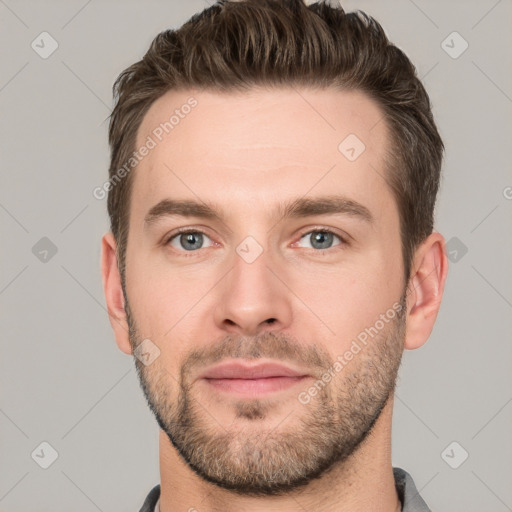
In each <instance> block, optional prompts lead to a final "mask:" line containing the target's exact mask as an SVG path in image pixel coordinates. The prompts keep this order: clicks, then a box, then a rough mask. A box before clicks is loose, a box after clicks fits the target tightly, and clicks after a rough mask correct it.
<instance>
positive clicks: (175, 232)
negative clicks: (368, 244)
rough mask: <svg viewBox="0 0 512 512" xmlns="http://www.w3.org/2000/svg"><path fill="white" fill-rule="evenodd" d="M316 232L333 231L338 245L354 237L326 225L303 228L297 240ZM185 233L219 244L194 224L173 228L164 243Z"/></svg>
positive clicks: (190, 253) (183, 251)
mask: <svg viewBox="0 0 512 512" xmlns="http://www.w3.org/2000/svg"><path fill="white" fill-rule="evenodd" d="M314 232H324V233H331V234H333V235H334V236H337V237H338V238H339V239H340V241H341V243H340V244H338V245H349V243H350V242H349V239H351V238H352V237H351V236H350V235H349V234H347V233H345V232H343V234H341V233H340V232H339V231H338V230H337V229H334V228H330V227H326V226H309V227H307V228H304V229H302V230H301V231H300V232H299V240H297V242H298V241H300V240H301V239H302V238H303V237H304V235H307V234H310V233H314ZM184 233H201V234H202V235H204V236H206V237H208V238H209V239H210V240H211V241H212V245H218V243H217V242H215V241H214V240H213V239H212V237H210V236H209V235H208V233H206V231H205V230H204V228H201V227H194V226H187V227H182V228H177V229H175V230H173V231H172V232H171V233H170V234H168V235H166V236H165V237H164V238H163V241H162V245H164V246H168V245H169V244H170V242H171V240H173V239H174V238H176V237H177V236H179V235H181V234H184ZM297 242H294V243H293V244H292V245H295V244H296V243H297ZM334 247H337V246H334ZM334 247H329V248H327V249H313V250H314V251H315V252H322V251H329V250H331V249H334ZM202 249H208V247H202ZM176 250H177V251H178V252H182V253H188V254H187V255H192V254H193V253H195V252H198V251H199V250H200V249H198V250H197V251H185V250H179V249H176Z"/></svg>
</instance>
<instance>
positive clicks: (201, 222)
mask: <svg viewBox="0 0 512 512" xmlns="http://www.w3.org/2000/svg"><path fill="white" fill-rule="evenodd" d="M191 96H193V97H194V98H196V100H197V102H198V104H197V106H196V107H195V108H194V109H193V110H192V111H191V113H190V114H189V115H187V116H186V117H184V119H181V120H180V123H179V124H178V125H176V126H175V127H174V129H173V130H172V132H171V133H170V134H169V135H168V136H166V137H164V138H163V140H162V141H161V142H159V143H158V145H157V146H156V147H155V148H154V149H152V150H151V151H150V152H149V154H148V155H147V156H146V157H145V158H144V159H143V160H142V161H141V162H140V163H139V165H138V167H137V169H136V170H135V171H132V172H135V175H134V183H133V185H134V186H133V189H132V203H131V209H130V227H129V235H128V247H127V259H126V290H125V292H126V297H125V296H124V295H123V290H122V286H121V278H120V275H119V271H118V268H117V264H116V260H115V250H116V243H115V240H114V238H113V236H112V234H111V233H107V234H105V235H104V237H103V240H102V251H103V252H102V274H103V284H104V290H105V296H106V302H107V306H108V311H109V315H110V321H111V324H112V327H113V329H114V334H115V338H116V342H117V345H118V346H119V348H120V349H121V350H122V351H123V352H124V353H126V354H133V350H134V348H135V347H137V346H138V345H139V344H140V343H141V342H142V340H144V339H146V338H149V339H150V340H151V342H152V343H153V344H154V345H155V346H157V347H158V349H159V351H160V354H159V357H157V358H156V359H155V360H154V362H152V363H151V364H149V365H147V366H146V365H144V364H142V363H141V362H140V361H139V360H138V359H136V358H135V363H136V367H137V371H138V374H139V378H140V380H141V385H142V388H143V390H144V393H145V395H146V398H147V399H148V401H149V403H150V407H151V409H152V411H153V413H154V414H155V416H156V418H157V421H158V423H159V426H160V475H161V497H160V507H161V510H162V512H174V511H178V510H194V508H195V509H197V510H198V511H201V512H203V511H205V512H207V511H240V510H243V511H248V512H249V511H251V512H252V511H269V510H279V511H292V510H293V511H296V510H317V511H320V512H328V511H337V512H343V511H349V510H350V511H351V512H359V511H361V512H362V511H367V510H373V511H376V512H395V511H396V509H397V506H398V504H399V500H398V496H397V493H396V490H395V486H394V479H393V473H392V464H391V420H392V409H393V388H394V384H395V380H396V374H397V371H398V367H399V364H400V359H401V355H402V353H403V350H404V349H409V350H411V349H416V348H418V347H421V346H422V345H423V344H424V343H425V342H426V340H427V339H428V337H429V335H430V333H431V331H432V328H433V325H434V323H435V319H436V316H437V313H438V310H439V307H440V304H441V299H442V294H443V290H444V284H445V280H446V275H447V271H448V263H447V258H446V255H445V251H444V244H445V241H444V238H443V236H442V235H441V234H439V233H437V232H434V233H432V234H431V235H430V236H429V237H428V238H427V239H426V240H425V241H424V242H423V243H422V244H421V246H420V247H418V249H417V251H416V253H415V257H414V261H413V264H412V272H411V278H410V280H409V282H408V283H404V282H403V262H402V258H401V245H400V234H399V217H398V210H397V206H396V204H395V201H394V198H393V196H392V193H391V191H390V189H389V187H388V186H387V184H386V182H385V181H384V179H383V168H384V161H383V156H384V153H385V150H386V148H387V147H389V133H388V131H387V125H386V123H385V122H378V121H379V120H381V119H382V114H381V112H380V110H379V107H378V106H377V105H376V104H375V103H374V102H373V101H372V100H370V99H369V98H368V97H367V96H365V95H364V94H363V93H361V92H356V91H351V92H348V91H343V92H342V91H335V90H326V89H324V90H321V91H313V90H309V89H286V88H280V89H277V90H273V91H270V90H263V89H253V90H251V91H250V93H248V94H247V93H246V94H238V93H231V92H230V93H228V94H219V93H215V92H211V91H196V90H187V91H172V92H169V93H167V94H165V95H164V96H163V97H161V98H160V99H159V100H157V101H156V102H155V103H154V104H153V105H152V106H151V108H150V109H149V111H148V112H147V114H146V116H145V117H144V119H143V122H142V124H141V126H140V128H139V131H138V137H137V139H138V140H137V147H140V146H141V145H142V144H143V143H144V141H145V140H146V138H147V137H148V135H151V133H152V130H154V129H155V127H157V126H158V125H159V124H160V123H161V122H164V121H165V120H167V119H168V118H169V116H170V115H171V114H172V112H173V111H174V110H175V109H176V108H180V106H181V105H183V104H184V103H186V101H187V99H188V98H190V97H191ZM348 134H356V135H357V137H358V138H359V139H360V140H362V141H363V142H364V144H365V146H366V149H365V151H364V152H363V153H362V154H361V155H360V156H359V157H358V158H357V159H356V160H355V161H349V160H348V159H347V158H345V156H344V155H343V154H342V153H341V152H340V151H339V150H338V145H339V144H340V142H341V141H342V140H343V139H344V138H345V137H346V136H347V135H348ZM332 194H340V195H341V194H342V195H344V196H346V197H348V198H350V199H352V200H354V201H357V202H358V203H361V204H362V205H364V206H366V208H367V209H368V210H369V211H370V212H371V214H372V215H373V217H374V223H373V224H369V223H366V222H364V221H362V220H361V219H359V218H357V217H356V216H354V215H347V214H332V213H330V214H316V215H313V216H309V217H304V218H290V219H283V218H282V217H280V216H279V215H278V214H276V213H275V211H276V210H275V209H276V207H278V206H279V205H282V204H284V203H286V202H288V201H291V200H293V199H296V198H300V197H304V196H307V197H308V198H315V197H319V196H325V195H332ZM166 198H172V199H191V200H199V201H203V202H207V203H209V204H214V205H215V206H216V207H217V208H218V209H219V210H220V211H222V212H223V214H224V217H223V220H222V221H219V220H215V219H203V218H197V217H179V216H172V217H171V216H170V217H167V218H164V219H161V220H160V221H158V222H156V223H154V224H151V225H150V226H148V225H147V224H145V222H144V218H145V215H146V214H147V212H148V211H149V209H150V208H151V207H152V206H154V205H155V204H157V203H158V202H159V201H161V200H162V199H166ZM180 227H190V228H195V229H197V230H199V231H202V232H203V233H205V237H204V238H203V245H202V246H201V244H200V243H199V245H198V247H200V248H197V249H194V250H192V251H190V250H189V251H187V250H186V249H185V248H184V246H183V245H180V236H179V235H178V236H177V237H175V238H174V239H173V241H172V245H171V242H169V243H167V244H166V241H167V239H168V238H169V236H171V235H172V234H173V233H175V230H176V229H177V228H180ZM322 229H329V230H332V231H333V232H334V233H335V235H337V236H340V237H343V238H344V240H345V242H343V241H342V239H341V238H337V237H336V236H334V237H333V238H332V239H328V241H329V240H332V241H331V243H330V244H328V245H326V247H327V249H326V250H325V251H323V253H320V251H319V249H318V248H316V247H318V243H317V242H316V243H317V245H314V244H315V240H314V239H313V240H312V239H311V235H312V234H313V235H315V233H317V232H318V231H320V232H322V233H324V232H323V231H322ZM312 232H313V233H312ZM324 234H325V233H324ZM247 236H251V237H253V238H254V239H255V240H256V241H257V243H258V244H259V245H260V246H261V248H262V252H261V254H260V255H259V256H258V257H257V258H256V259H255V260H254V261H253V262H251V263H248V262H247V261H246V260H244V258H242V257H241V255H240V254H241V253H239V252H237V250H236V249H237V247H238V246H239V244H240V243H241V242H243V241H244V240H245V239H246V237H247ZM184 242H185V243H186V240H184ZM195 243H197V239H196V242H195ZM186 247H187V246H186ZM251 247H252V249H250V250H251V251H254V250H255V249H254V246H251ZM253 254H254V253H253ZM125 298H126V299H127V300H128V302H127V303H125ZM401 299H403V306H404V308H403V316H402V317H399V316H398V315H397V316H396V317H395V318H394V319H393V321H389V322H386V323H385V325H384V327H383V328H382V329H380V330H379V332H378V335H376V336H375V337H373V338H371V340H370V341H369V342H368V344H367V345H365V346H364V348H363V349H362V350H361V351H360V352H359V353H358V354H357V355H354V356H353V358H352V359H351V360H350V361H348V362H347V364H346V365H345V366H344V367H343V369H342V370H341V371H339V372H335V373H336V376H335V377H334V378H333V379H332V381H331V382H329V383H328V384H326V385H325V387H324V388H323V389H322V390H321V391H319V392H318V393H317V394H316V396H313V397H311V401H310V402H309V403H307V404H304V403H301V401H300V400H299V399H298V397H299V393H300V392H304V391H307V390H308V389H310V387H311V385H312V384H313V383H314V382H315V381H316V380H317V379H318V378H321V376H322V375H323V374H324V373H325V372H326V371H327V370H328V368H329V367H331V366H332V364H333V362H334V361H336V358H337V357H338V356H339V355H343V354H345V353H346V352H347V350H349V349H350V347H351V343H352V341H353V340H355V339H356V337H357V336H358V335H359V334H360V333H361V332H363V331H364V330H365V329H366V328H369V327H370V326H374V325H375V324H376V320H378V319H379V315H381V314H385V313H386V312H389V310H390V309H392V306H393V304H395V305H396V304H399V303H400V302H401ZM268 319H273V321H270V322H269V321H267V320H268ZM234 357H244V358H246V360H248V359H251V360H252V361H254V360H255V359H258V360H261V361H271V360H278V361H283V362H285V363H288V364H289V365H291V366H294V367H296V368H301V369H303V370H305V372H307V373H308V375H310V376H309V377H308V378H307V380H306V381H304V382H301V383H300V384H298V385H296V386H293V387H292V388H289V389H287V390H282V391H279V392H275V393H273V394H272V395H269V396H267V397H265V398H264V399H261V398H252V399H251V398H240V397H235V396H234V395H230V394H229V393H222V392H220V391H218V390H215V389H212V387H211V386H209V385H207V384H206V383H205V381H204V380H202V379H199V378H198V377H199V374H200V372H201V371H203V370H204V369H205V368H206V366H208V365H210V364H211V363H212V362H214V361H216V362H220V361H225V360H227V359H230V358H234ZM302 396H304V395H302ZM184 423H185V424H186V426H184ZM334 447H338V448H339V450H338V451H337V452H336V453H335V450H334ZM201 450H202V451H201ZM254 454H258V455H259V456H260V458H259V459H254V457H253V456H254ZM329 454H330V458H329V457H328V455H329ZM299 477H300V478H299ZM192 507H193V508H192Z"/></svg>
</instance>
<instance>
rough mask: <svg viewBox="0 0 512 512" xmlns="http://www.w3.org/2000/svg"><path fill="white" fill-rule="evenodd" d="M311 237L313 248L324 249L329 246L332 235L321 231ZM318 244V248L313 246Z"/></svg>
mask: <svg viewBox="0 0 512 512" xmlns="http://www.w3.org/2000/svg"><path fill="white" fill-rule="evenodd" d="M312 236H313V241H314V243H313V244H312V245H313V247H316V248H317V249H326V248H328V246H329V243H330V242H331V241H332V240H331V239H332V233H326V232H323V231H317V233H316V234H315V235H312ZM317 243H319V245H320V247H317V246H315V244H317Z"/></svg>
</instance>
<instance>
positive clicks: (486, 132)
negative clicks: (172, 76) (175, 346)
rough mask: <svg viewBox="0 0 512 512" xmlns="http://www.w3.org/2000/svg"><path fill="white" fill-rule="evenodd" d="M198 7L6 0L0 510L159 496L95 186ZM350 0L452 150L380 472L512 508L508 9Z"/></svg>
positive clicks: (430, 496)
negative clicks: (417, 336)
mask: <svg viewBox="0 0 512 512" xmlns="http://www.w3.org/2000/svg"><path fill="white" fill-rule="evenodd" d="M206 5H207V4H206V3H205V2H204V1H202V0H194V1H191V0H187V1H179V2H178V1H172V2H171V1H169V0H167V1H156V0H153V1H147V2H142V1H140V2H135V1H124V2H121V1H100V0H92V1H84V0H80V1H76V0H73V1H66V2H65V1H63V0H61V1H58V0H53V1H46V2H36V1H23V0H18V1H15V0H0V20H1V30H0V38H1V40H0V45H1V48H2V54H1V55H2V62H1V73H2V74H1V78H0V104H1V120H2V121H1V133H0V140H1V144H2V146H1V147H2V151H1V156H2V157H1V161H0V162H1V166H2V173H1V180H2V181H1V187H0V221H1V227H2V250H1V252H0V255H1V277H0V311H1V333H2V336H1V352H0V466H1V467H0V511H2V512H22V511H23V512H32V511H38V512H41V511H53V512H59V511H69V510H73V511H75V512H89V511H91V512H93V511H95V510H100V511H112V512H114V511H133V510H138V509H139V507H140V505H141V504H142V501H143V499H144V497H145V496H146V494H147V493H148V492H149V490H150V489H151V487H152V486H153V485H155V484H156V483H158V482H159V467H158V444H157V443H158V427H157V424H156V421H155V420H154V419H153V416H152V415H151V413H150V411H149V409H148V407H147V406H146V403H145V401H144V398H143V395H142V391H141V390H140V389H139V384H138V381H137V376H136V373H135V368H134V365H133V362H132V359H131V358H130V357H129V356H126V355H124V354H123V353H122V352H120V351H119V350H118V349H117V346H116V345H115V341H114V338H113V333H112V331H111V328H110V324H109V321H108V318H107V313H106V310H105V302H104V298H103V290H102V285H101V274H100V238H101V236H102V235H103V233H104V232H106V231H107V230H108V221H107V214H106V202H105V200H101V201H100V200H96V199H95V198H94V197H93V195H92V190H93V189H94V187H96V186H98V185H101V184H102V183H103V182H104V181H105V180H106V179H107V167H108V158H109V155H108V147H107V125H108V122H107V117H108V115H109V112H110V108H111V86H112V84H113V82H114V80H115V78H116V77H117V75H118V73H119V72H120V71H121V70H123V69H124V68H125V67H126V66H128V65H129V64H131V63H132V62H134V61H135V60H138V59H139V58H140V57H142V55H143V53H144V52H145V51H146V49H147V47H148V45H149V43H150V42H151V40H152V39H153V37H154V36H155V35H156V34H157V33H158V32H160V31H161V30H164V29H166V28H169V27H177V26H179V25H181V24H182V23H183V22H184V21H185V20H186V19H188V18H189V17H190V16H191V15H192V14H193V13H195V12H196V11H199V10H201V9H203V8H204V7H205V6H206ZM343 5H344V7H345V9H346V10H353V9H358V8H359V9H362V10H365V11H366V12H368V13H369V14H370V15H373V16H374V17H376V18H377V20H378V21H380V22H381V23H382V25H383V26H384V28H385V30H386V32H387V34H388V35H389V37H390V38H391V40H392V41H393V42H395V43H396V44H397V45H398V46H399V47H401V48H402V49H403V50H404V51H405V52H406V53H407V55H408V56H409V57H410V58H411V60H412V61H413V63H414V64H415V65H416V66H417V69H418V73H419V75H420V76H421V77H423V80H424V83H425V86H426V88H427V90H428V92H429V94H430V97H431V100H432V102H433V105H434V114H435V116H436V120H437V123H438V126H439V129H440V132H441V135H442V137H443V138H444V141H445V144H446V148H447V153H446V159H445V164H444V177H443V182H442V187H441V191H440V196H439V202H438V208H437V215H436V222H437V224H436V228H437V230H438V231H440V232H441V233H443V235H444V236H445V238H446V240H447V241H450V243H449V247H450V248H451V250H454V251H456V252H457V254H455V252H454V253H452V254H451V256H450V257H451V258H452V259H453V260H454V261H452V262H451V264H450V272H449V276H448V281H447V285H446V290H445V295H444V300H443V305H442V308H441V311H440V314H439V316H438V320H437V324H436V326H435V329H434V332H433V334H432V336H431V338H430V340H429V341H428V342H427V344H426V345H425V346H424V347H423V348H421V349H419V350H416V351H406V352H405V354H404V362H403V366H402V368H401V372H400V381H399V385H398V388H397V396H396V400H395V415H394V424H393V464H394V465H395V466H400V467H402V468H404V469H406V470H407V471H409V472H410V473H411V475H412V476H413V478H414V480H415V482H416V485H417V487H418V489H419V490H420V492H421V494H422V496H423V497H424V498H425V500H426V501H427V503H428V504H429V505H430V506H431V507H432V509H433V510H434V511H445V512H452V511H453V512H462V511H464V512H477V511H478V512H482V511H495V512H501V511H506V510H512V486H511V482H512V479H511V477H512V456H511V455H512V436H511V435H510V432H511V426H512V403H511V402H512V386H511V381H512V378H511V372H510V368H511V360H512V357H511V356H512V344H511V332H512V325H511V321H510V320H511V308H512V286H511V284H512V283H511V274H512V271H511V265H510V263H511V262H512V242H511V237H510V233H511V224H512V222H511V211H512V200H511V199H510V197H511V196H512V189H510V188H507V187H511V186H512V172H511V158H510V153H511V143H512V126H511V124H512V123H511V119H512V117H511V114H512V76H511V69H512V66H511V63H512V30H511V27H512V24H511V21H512V3H511V1H510V0H500V1H496V0H481V1H452V2H446V1H441V0H436V1H420V0H414V1H412V0H396V1H392V2H378V1H363V0H352V1H345V2H343ZM43 31H47V32H49V33H50V34H51V36H52V37H53V38H54V39H55V40H56V41H57V42H58V45H59V46H58V49H57V50H56V51H55V52H54V53H53V54H52V55H51V56H50V57H49V58H47V59H43V58H41V57H40V56H39V55H38V54H37V53H36V52H35V51H34V50H33V49H32V48H31V43H32V41H33V40H35V39H36V38H37V37H38V36H39V34H40V33H41V32H43ZM454 31H457V32H458V33H459V34H460V35H461V36H462V37H463V38H464V39H465V40H466V41H467V42H468V44H469V47H468V49H467V50H466V51H465V52H464V53H463V54H462V55H460V56H459V57H458V58H452V57H451V56H450V55H449V54H448V53H447V52H446V51H445V49H446V46H445V48H443V47H442V42H443V41H444V40H445V39H446V38H447V36H449V35H450V34H451V33H452V32H454ZM452 41H453V42H452ZM444 44H445V45H449V46H452V47H453V48H452V49H451V51H452V53H453V52H454V51H457V50H460V49H461V40H460V39H455V40H454V39H453V37H452V39H450V38H449V39H448V40H447V42H446V43H444ZM507 197H508V198H507ZM43 237H47V238H48V239H49V240H51V242H52V243H53V244H54V246H55V248H56V250H57V252H56V254H52V252H49V253H47V254H46V261H41V259H40V258H42V257H43V255H44V253H38V251H41V250H42V249H41V247H43V249H44V247H47V246H48V241H47V240H43V241H40V240H41V239H42V238H43ZM37 244H39V245H37ZM45 244H46V245H45ZM450 244H451V245H450ZM34 246H35V249H33V248H34ZM464 248H466V249H467V253H465V254H464V251H465V250H466V249H464ZM34 253H36V254H34ZM43 441H46V442H48V443H49V444H50V445H51V446H52V447H53V448H54V449H55V450H56V451H57V452H58V458H57V460H55V462H54V463H53V464H52V465H51V466H50V467H49V468H48V469H42V468H41V467H40V466H39V465H38V464H36V462H35V461H34V459H33V458H32V456H31V454H32V453H33V452H34V450H36V452H37V449H38V447H39V445H40V443H41V442H43ZM453 441H456V442H457V443H458V444H459V445H460V447H461V448H459V447H458V446H456V447H455V449H454V451H453V452H452V451H450V449H449V450H448V454H449V456H450V457H449V459H447V457H446V452H445V449H446V448H447V447H448V445H449V444H450V443H452V442H453ZM462 449H464V450H466V451H467V452H468V453H469V457H468V458H467V460H465V461H464V463H462V464H461V465H460V466H459V467H458V468H457V469H452V467H450V466H449V465H448V464H447V462H445V460H450V462H451V463H452V464H457V463H460V461H461V454H462V453H463V452H462ZM39 451H40V448H39ZM48 453H49V452H48V451H46V455H45V456H47V455H48ZM442 453H445V456H444V459H443V457H442Z"/></svg>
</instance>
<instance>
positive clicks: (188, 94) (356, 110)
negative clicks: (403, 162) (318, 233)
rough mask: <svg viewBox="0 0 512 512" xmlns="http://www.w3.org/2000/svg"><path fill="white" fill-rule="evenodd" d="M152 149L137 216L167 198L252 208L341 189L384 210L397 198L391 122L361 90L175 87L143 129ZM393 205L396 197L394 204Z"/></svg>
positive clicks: (141, 177)
mask: <svg viewBox="0 0 512 512" xmlns="http://www.w3.org/2000/svg"><path fill="white" fill-rule="evenodd" d="M143 146H147V147H151V149H149V151H146V152H145V153H146V155H145V156H144V157H143V158H142V159H141V160H140V162H139V163H138V165H137V168H136V170H135V171H133V172H134V183H133V188H132V206H133V207H132V214H131V215H133V216H134V217H136V218H137V219H141V218H143V216H144V215H145V213H146V212H147V210H148V209H149V208H150V207H151V206H153V205H154V204H156V203H157V202H158V201H160V200H162V199H165V198H167V197H179V198H194V199H196V200H201V199H204V200H205V201H208V202H209V203H218V204H229V205H230V206H233V207H234V208H238V207H240V210H239V213H240V212H241V211H242V210H241V208H242V207H244V206H245V207H246V209H247V211H246V212H245V213H246V214H250V209H251V208H253V207H255V206H259V207H260V211H261V207H262V206H265V205H269V206H270V203H273V202H279V201H282V200H284V199H287V198H288V196H289V197H290V198H295V197H296V196H302V195H305V194H308V195H314V193H315V192H318V193H319V194H320V193H321V194H323V195H325V193H326V192H334V191H335V190H336V191H339V192H343V193H344V194H345V195H348V196H352V197H353V198H354V199H357V200H359V201H361V202H366V204H368V205H369V207H370V209H373V210H374V211H375V212H376V213H377V215H378V211H379V209H382V208H384V207H386V202H387V203H389V201H392V197H391V195H390V191H389V190H388V187H387V185H386V183H385V181H384V172H385V170H384V154H385V151H386V149H387V147H388V131H387V125H386V123H385V121H384V120H383V113H382V111H381V110H380V108H379V107H378V105H377V104H376V103H375V102H374V101H373V100H371V99H370V98H369V97H368V96H367V95H365V94H364V93H362V92H359V91H340V90H334V89H322V90H312V89H306V88H280V89H274V90H268V89H261V88H255V89H251V90H250V91H247V92H243V93H242V92H227V93H226V92H224V93H219V92H214V91H204V90H202V91H198V90H193V89H190V90H182V91H171V92H168V93H166V94H165V95H164V96H162V97H161V98H159V99H158V100H157V101H155V102H154V103H153V104H152V105H151V107H150V109H149V110H148V112H147V114H146V115H145V117H144V119H143V121H142V123H141V126H140V127H139V130H138V133H137V144H136V147H137V148H141V147H143ZM387 206H388V207H389V204H388V205H387Z"/></svg>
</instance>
